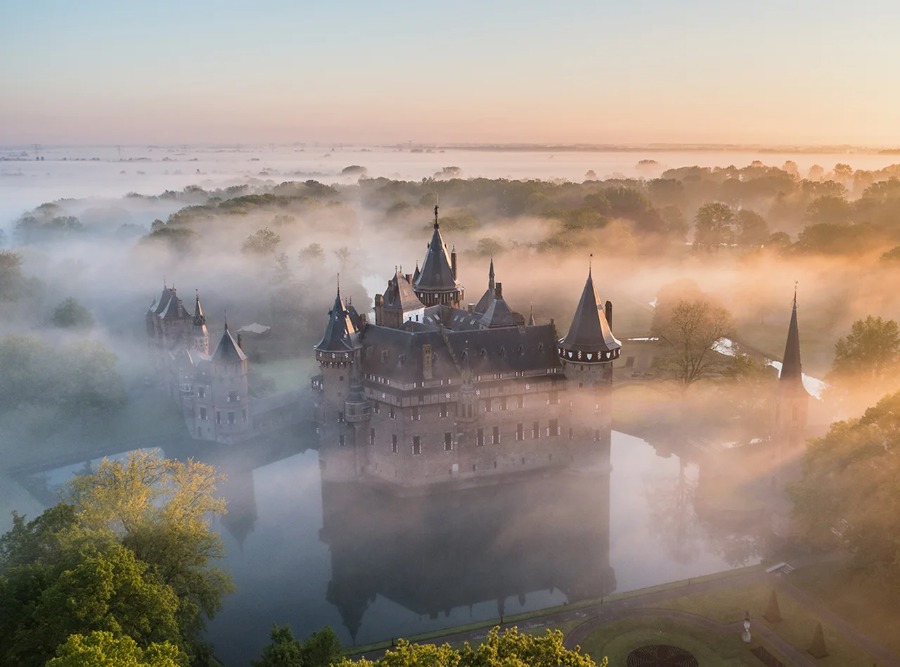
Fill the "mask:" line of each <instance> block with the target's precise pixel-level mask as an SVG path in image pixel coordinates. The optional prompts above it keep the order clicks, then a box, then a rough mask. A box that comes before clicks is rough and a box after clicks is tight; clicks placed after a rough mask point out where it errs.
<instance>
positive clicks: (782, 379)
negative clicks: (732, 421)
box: [775, 289, 809, 445]
mask: <svg viewBox="0 0 900 667" xmlns="http://www.w3.org/2000/svg"><path fill="white" fill-rule="evenodd" d="M808 411H809V393H808V392H807V391H806V389H805V388H804V386H803V370H802V365H801V363H800V331H799V329H798V326H797V291H796V289H795V290H794V302H793V306H792V308H791V323H790V325H789V326H788V335H787V343H786V344H785V347H784V360H783V361H782V366H781V374H780V375H779V377H778V387H777V390H776V397H775V437H776V439H778V440H779V441H780V442H781V443H783V444H789V445H795V444H799V443H800V442H802V440H803V435H804V433H805V431H806V424H807V415H808Z"/></svg>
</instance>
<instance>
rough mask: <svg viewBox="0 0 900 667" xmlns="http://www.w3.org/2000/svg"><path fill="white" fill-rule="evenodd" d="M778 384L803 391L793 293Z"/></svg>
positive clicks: (798, 335)
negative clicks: (789, 321)
mask: <svg viewBox="0 0 900 667" xmlns="http://www.w3.org/2000/svg"><path fill="white" fill-rule="evenodd" d="M778 379H779V382H781V383H784V384H783V385H782V386H794V387H799V388H801V389H803V368H802V364H801V363H800V329H799V327H798V326H797V294H796V292H795V293H794V304H793V307H792V308H791V323H790V325H789V326H788V335H787V342H786V343H785V346H784V360H783V361H782V365H781V375H780V376H779V378H778ZM804 391H806V390H805V389H804Z"/></svg>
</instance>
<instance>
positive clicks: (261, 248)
mask: <svg viewBox="0 0 900 667" xmlns="http://www.w3.org/2000/svg"><path fill="white" fill-rule="evenodd" d="M279 243H281V237H280V236H279V235H278V234H276V233H275V232H273V231H272V230H271V229H269V228H268V227H263V228H262V229H260V230H257V231H256V232H255V233H254V234H251V235H250V236H248V237H247V238H246V240H244V245H243V246H241V250H242V251H243V252H245V253H249V254H256V255H271V254H273V253H274V252H275V249H276V248H277V247H278V244H279Z"/></svg>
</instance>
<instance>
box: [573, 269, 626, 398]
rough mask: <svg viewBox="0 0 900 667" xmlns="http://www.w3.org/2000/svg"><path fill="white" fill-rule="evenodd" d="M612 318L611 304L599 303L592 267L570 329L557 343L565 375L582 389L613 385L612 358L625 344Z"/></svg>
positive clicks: (615, 357) (617, 354)
mask: <svg viewBox="0 0 900 667" xmlns="http://www.w3.org/2000/svg"><path fill="white" fill-rule="evenodd" d="M611 319H612V304H611V303H610V302H609V301H607V302H606V307H605V310H604V308H603V306H601V305H600V301H599V298H598V297H597V292H596V290H595V289H594V278H593V275H592V271H591V269H590V268H589V269H588V277H587V280H586V281H585V283H584V289H583V290H582V292H581V299H580V300H579V301H578V307H577V308H576V309H575V315H574V317H573V318H572V324H571V326H570V327H569V332H568V333H567V334H566V337H565V338H560V339H559V345H558V352H559V357H560V359H562V362H563V368H564V369H565V373H566V377H567V378H569V379H570V380H573V379H574V380H575V381H576V382H578V387H580V388H583V387H595V386H599V385H610V384H612V367H613V361H615V360H616V359H618V358H619V354H620V352H621V349H622V344H621V343H620V342H619V341H618V340H616V337H615V336H613V333H612V331H611V330H610V322H609V320H611Z"/></svg>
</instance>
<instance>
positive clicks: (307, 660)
mask: <svg viewBox="0 0 900 667" xmlns="http://www.w3.org/2000/svg"><path fill="white" fill-rule="evenodd" d="M270 637H271V639H272V641H271V642H270V643H269V645H268V646H266V647H265V648H264V649H263V652H262V656H261V657H260V659H259V660H254V661H252V663H251V664H252V665H253V667H330V666H331V665H332V664H334V663H337V662H338V661H340V660H341V658H342V657H343V655H344V649H343V647H342V646H341V642H340V641H339V640H338V638H337V635H336V634H335V633H334V630H332V629H331V628H330V627H328V626H325V627H324V628H322V629H321V630H319V631H317V632H314V633H313V634H311V635H310V636H309V637H308V638H307V640H306V641H305V642H301V641H299V640H297V639H294V633H292V632H291V629H290V628H289V627H288V626H286V625H284V626H278V625H273V626H272V634H271V635H270Z"/></svg>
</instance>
